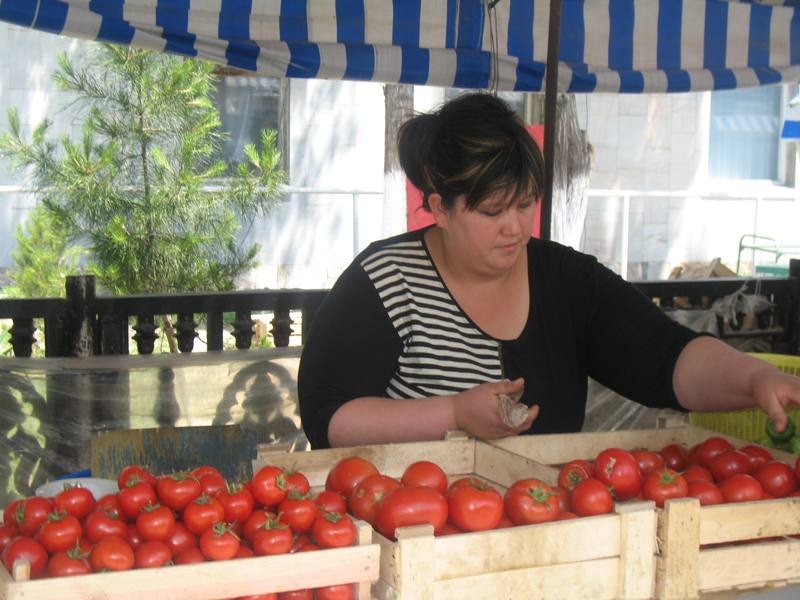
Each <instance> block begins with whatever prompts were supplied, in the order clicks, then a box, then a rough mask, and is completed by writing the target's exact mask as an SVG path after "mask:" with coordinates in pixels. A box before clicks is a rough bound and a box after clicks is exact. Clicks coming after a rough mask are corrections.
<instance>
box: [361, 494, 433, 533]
mask: <svg viewBox="0 0 800 600" xmlns="http://www.w3.org/2000/svg"><path fill="white" fill-rule="evenodd" d="M446 522H447V500H445V497H444V496H442V494H440V493H439V492H437V491H436V490H434V489H433V488H429V487H415V488H407V487H399V488H397V489H396V490H392V491H391V492H389V493H388V494H386V496H384V497H383V500H381V503H380V504H379V505H378V512H377V514H376V515H375V524H374V525H375V528H376V529H377V530H378V531H380V532H381V533H382V534H383V535H384V536H385V537H387V538H390V539H394V532H395V530H396V529H397V528H398V527H408V526H409V525H424V524H430V525H433V532H434V534H435V533H438V532H439V531H440V530H441V529H442V527H444V524H445V523H446Z"/></svg>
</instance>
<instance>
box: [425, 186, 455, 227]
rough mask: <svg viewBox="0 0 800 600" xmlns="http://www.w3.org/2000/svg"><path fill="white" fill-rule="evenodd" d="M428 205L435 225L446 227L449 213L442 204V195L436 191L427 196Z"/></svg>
mask: <svg viewBox="0 0 800 600" xmlns="http://www.w3.org/2000/svg"><path fill="white" fill-rule="evenodd" d="M428 207H429V208H430V209H431V214H432V215H433V220H434V221H435V222H436V225H438V226H439V227H443V228H446V227H447V221H448V217H449V216H450V215H449V213H448V212H447V209H446V208H445V206H444V202H442V197H441V196H440V195H439V194H437V193H436V192H434V193H433V194H431V195H430V196H428Z"/></svg>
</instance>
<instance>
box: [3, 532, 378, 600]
mask: <svg viewBox="0 0 800 600" xmlns="http://www.w3.org/2000/svg"><path fill="white" fill-rule="evenodd" d="M358 525H359V528H358V542H357V545H355V546H352V547H349V548H334V549H329V550H317V551H314V552H299V553H297V554H282V555H278V556H264V557H257V558H245V559H238V560H226V561H220V562H207V563H201V564H196V565H176V566H169V567H160V568H156V569H136V570H132V571H120V572H117V573H94V574H91V575H77V576H74V577H52V578H46V579H35V580H28V575H29V571H30V569H29V565H28V564H27V562H24V561H17V564H16V565H15V568H14V571H15V572H14V576H13V577H12V576H11V575H10V574H9V573H8V571H6V569H5V568H4V567H3V566H2V564H0V600H86V599H88V598H96V599H102V600H141V599H142V598H146V599H147V600H216V599H222V598H236V597H238V596H245V595H252V594H261V593H267V592H282V591H287V590H294V589H298V588H315V587H321V586H325V585H335V584H339V583H350V582H354V583H356V585H357V586H358V587H357V590H358V594H357V597H358V598H359V600H366V599H367V598H369V594H370V584H371V582H373V581H376V580H377V578H378V571H379V559H380V547H379V546H378V545H377V544H374V543H372V528H371V527H370V526H369V525H368V524H367V523H364V522H363V521H359V522H358Z"/></svg>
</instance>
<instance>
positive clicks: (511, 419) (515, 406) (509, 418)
mask: <svg viewBox="0 0 800 600" xmlns="http://www.w3.org/2000/svg"><path fill="white" fill-rule="evenodd" d="M520 398H522V392H517V393H516V394H497V404H498V410H499V411H500V419H501V420H502V421H503V423H505V424H506V425H507V426H508V427H513V428H517V427H519V426H520V425H522V424H523V423H524V422H525V419H527V418H528V407H527V406H526V405H525V404H522V403H521V402H520V401H519V400H520Z"/></svg>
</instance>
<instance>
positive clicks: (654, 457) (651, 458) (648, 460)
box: [631, 448, 666, 477]
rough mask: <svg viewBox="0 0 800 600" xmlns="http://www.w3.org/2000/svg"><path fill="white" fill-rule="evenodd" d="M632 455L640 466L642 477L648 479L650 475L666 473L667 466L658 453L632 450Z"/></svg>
mask: <svg viewBox="0 0 800 600" xmlns="http://www.w3.org/2000/svg"><path fill="white" fill-rule="evenodd" d="M631 454H632V455H633V458H635V459H636V463H637V464H638V465H639V472H640V473H641V474H642V477H646V476H647V475H650V473H662V472H663V471H664V467H665V466H666V465H665V464H664V459H663V458H662V457H661V455H660V454H659V453H658V452H653V451H652V450H645V449H643V448H637V449H636V450H631Z"/></svg>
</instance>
